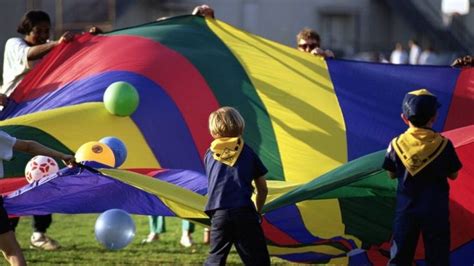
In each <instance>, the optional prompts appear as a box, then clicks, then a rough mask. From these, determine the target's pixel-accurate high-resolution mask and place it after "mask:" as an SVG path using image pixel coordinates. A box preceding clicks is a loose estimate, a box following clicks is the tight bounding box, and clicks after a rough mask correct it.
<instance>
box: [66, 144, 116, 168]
mask: <svg viewBox="0 0 474 266" xmlns="http://www.w3.org/2000/svg"><path fill="white" fill-rule="evenodd" d="M75 157H76V161H78V162H83V161H94V162H98V163H101V164H105V165H107V166H110V167H114V166H115V157H114V152H113V151H112V149H111V148H110V147H109V146H107V145H106V144H104V143H100V142H98V141H90V142H87V143H84V144H82V146H81V147H79V149H78V150H77V151H76V155H75Z"/></svg>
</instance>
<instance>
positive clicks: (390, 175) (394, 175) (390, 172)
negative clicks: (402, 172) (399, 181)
mask: <svg viewBox="0 0 474 266" xmlns="http://www.w3.org/2000/svg"><path fill="white" fill-rule="evenodd" d="M387 174H388V176H389V177H390V178H391V179H395V178H397V175H396V174H395V172H392V171H387Z"/></svg>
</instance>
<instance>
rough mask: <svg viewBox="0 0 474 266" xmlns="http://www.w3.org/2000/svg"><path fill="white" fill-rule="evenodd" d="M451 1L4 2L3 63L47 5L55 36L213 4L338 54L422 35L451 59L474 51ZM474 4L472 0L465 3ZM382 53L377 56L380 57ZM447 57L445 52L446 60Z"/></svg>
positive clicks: (370, 50)
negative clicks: (447, 4)
mask: <svg viewBox="0 0 474 266" xmlns="http://www.w3.org/2000/svg"><path fill="white" fill-rule="evenodd" d="M442 1H445V0H357V1H353V0H208V1H196V0H133V1H132V0H15V1H12V0H0V16H1V17H2V20H3V23H2V24H1V25H0V44H1V45H0V47H1V48H0V59H1V61H0V62H3V44H4V43H5V41H6V40H7V39H8V38H10V37H11V36H17V33H16V26H17V24H18V22H19V20H20V18H21V16H22V15H23V14H24V13H25V11H27V10H31V9H42V10H44V11H46V12H48V13H49V14H50V16H51V19H52V24H53V28H54V29H53V32H52V36H59V35H60V33H62V32H63V31H65V30H72V31H85V30H86V29H87V28H89V27H90V26H92V25H96V26H99V27H101V28H103V29H104V30H106V31H108V30H112V29H116V28H123V27H129V26H133V25H137V24H142V23H147V22H150V21H154V20H156V19H157V18H160V17H167V16H174V15H182V14H189V13H191V10H192V9H193V7H194V6H196V5H198V4H202V3H207V4H209V5H211V6H212V7H213V8H214V9H215V11H216V16H217V18H218V19H220V20H223V21H225V22H227V23H229V24H232V25H234V26H236V27H239V28H242V29H245V30H247V31H249V32H252V33H255V34H258V35H261V36H263V37H265V38H268V39H271V40H274V41H276V42H279V43H283V44H286V45H289V46H294V45H295V36H296V33H297V32H298V31H299V30H300V29H301V28H303V27H310V28H313V29H315V30H316V31H318V32H319V33H320V35H321V38H322V46H323V47H326V48H330V49H331V50H333V51H334V52H335V53H336V57H337V58H350V59H360V60H374V58H383V57H385V58H388V57H389V54H390V52H391V50H392V49H393V47H394V46H395V43H396V42H401V43H402V44H404V45H405V46H406V45H407V42H408V40H409V39H412V38H415V39H417V40H418V42H419V43H420V44H421V46H422V47H423V48H424V47H428V46H430V47H432V48H434V50H435V51H436V52H438V54H440V55H441V57H440V61H439V63H441V64H442V63H444V64H448V63H449V62H450V60H451V59H452V58H454V57H455V56H457V55H461V54H474V27H469V26H468V25H474V12H470V13H469V14H467V15H463V16H454V17H449V20H450V21H449V22H450V23H449V24H448V25H447V24H446V16H443V14H442V12H441V7H442ZM465 1H469V0H465ZM469 5H470V7H471V10H473V9H474V0H470V2H469ZM374 55H377V56H374ZM443 56H444V57H443Z"/></svg>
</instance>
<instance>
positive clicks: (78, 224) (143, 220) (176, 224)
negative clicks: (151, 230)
mask: <svg viewBox="0 0 474 266" xmlns="http://www.w3.org/2000/svg"><path fill="white" fill-rule="evenodd" d="M97 217H98V215H97V214H87V215H86V214H81V215H60V214H55V215H54V216H53V224H52V225H51V227H50V229H49V230H48V235H50V236H52V237H53V238H55V239H56V240H58V241H59V242H60V243H61V245H62V248H61V249H60V250H57V251H39V250H33V249H30V248H29V238H30V236H31V232H32V229H31V218H30V217H24V218H21V220H20V224H19V225H18V227H17V230H16V231H17V232H16V236H17V239H18V241H19V242H20V245H21V247H22V248H23V252H24V255H25V257H26V260H27V262H28V263H29V264H30V265H123V264H129V265H202V264H203V262H204V260H205V258H206V256H207V252H208V248H209V246H207V245H204V244H202V235H203V227H202V226H196V232H195V233H194V234H193V237H194V240H195V245H194V246H193V247H191V248H184V247H182V246H181V245H179V243H178V242H179V239H180V236H181V223H180V220H179V219H177V218H167V221H166V227H167V232H166V233H165V234H162V235H161V238H160V240H159V241H156V242H154V243H151V244H147V245H142V244H141V243H140V242H141V240H142V239H143V238H145V237H146V235H147V234H148V218H147V217H146V216H133V219H134V220H135V225H136V228H137V232H136V235H135V238H134V240H133V242H132V243H130V245H128V246H127V247H126V248H124V249H122V250H119V251H108V250H106V249H105V248H103V247H102V246H101V245H100V244H99V242H97V241H96V239H95V235H94V225H95V221H96V219H97ZM227 262H228V263H227V264H228V265H242V263H241V261H240V258H239V256H238V254H237V253H236V251H235V250H234V249H233V250H232V252H231V254H230V256H229V257H228V259H227ZM0 264H2V265H5V260H0ZM272 265H295V264H291V263H288V262H286V261H284V260H281V259H278V258H274V257H272Z"/></svg>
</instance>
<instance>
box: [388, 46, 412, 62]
mask: <svg viewBox="0 0 474 266" xmlns="http://www.w3.org/2000/svg"><path fill="white" fill-rule="evenodd" d="M390 63H392V64H397V65H399V64H406V63H408V53H407V52H406V51H405V50H404V49H403V45H402V44H401V43H399V42H397V43H396V44H395V49H394V50H393V51H392V54H391V55H390Z"/></svg>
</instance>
